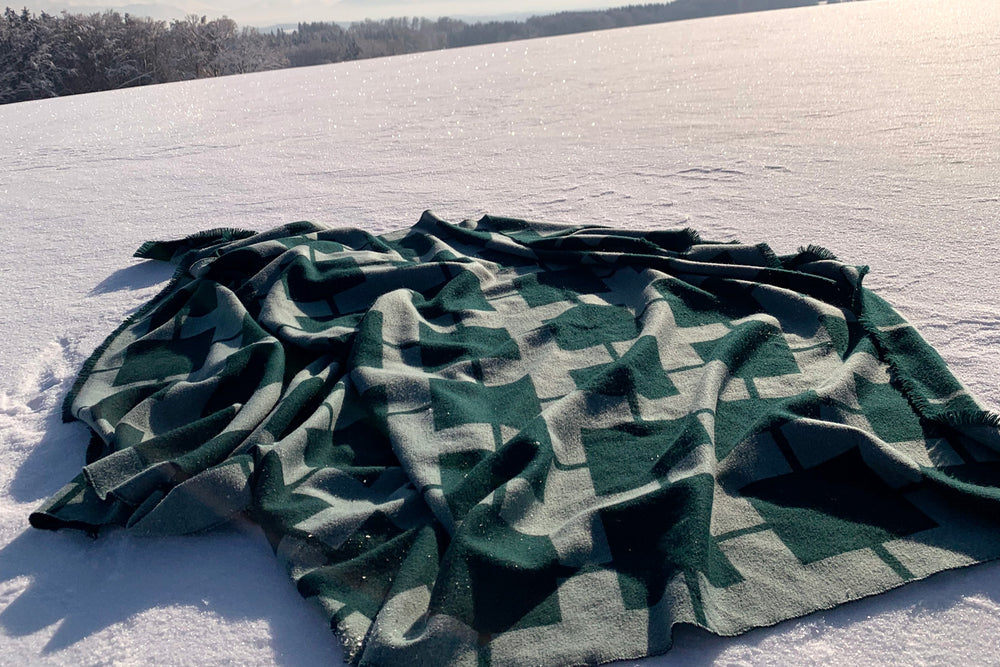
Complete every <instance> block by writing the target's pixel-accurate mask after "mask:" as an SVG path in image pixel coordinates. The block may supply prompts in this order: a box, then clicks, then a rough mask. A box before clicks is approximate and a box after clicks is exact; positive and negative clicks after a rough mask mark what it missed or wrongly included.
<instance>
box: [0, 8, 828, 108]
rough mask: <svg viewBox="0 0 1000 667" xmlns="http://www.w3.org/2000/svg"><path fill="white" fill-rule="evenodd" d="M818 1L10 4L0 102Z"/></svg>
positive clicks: (0, 39)
mask: <svg viewBox="0 0 1000 667" xmlns="http://www.w3.org/2000/svg"><path fill="white" fill-rule="evenodd" d="M820 2H821V0H674V1H673V2H670V3H668V4H651V5H629V6H627V7H618V8H614V9H608V10H603V11H586V12H560V13H558V14H552V15H548V16H533V17H531V18H529V19H527V20H525V21H488V22H483V23H466V22H464V21H458V20H455V19H450V18H441V19H439V20H437V21H431V20H428V19H421V18H413V19H408V18H394V19H385V20H379V21H372V20H368V21H363V22H359V23H353V24H351V25H350V26H348V27H346V28H345V27H342V26H341V25H339V24H336V23H300V24H298V27H297V29H295V30H291V31H285V30H276V31H274V32H266V33H265V32H261V31H259V30H256V29H254V28H246V27H245V28H240V27H239V26H238V25H237V24H236V22H235V21H233V20H232V19H229V18H220V19H215V20H211V21H209V20H207V19H206V17H204V16H202V17H198V16H189V17H187V18H185V19H183V20H175V21H171V22H170V23H167V22H165V21H158V20H153V19H148V18H136V17H134V16H130V15H129V14H124V15H123V14H119V13H118V12H115V11H108V12H104V13H100V14H90V15H84V14H69V13H65V12H63V13H62V14H61V15H60V16H53V15H50V14H46V13H44V12H42V13H41V14H39V15H35V14H33V13H31V12H29V11H28V10H27V9H24V10H22V11H20V12H17V11H15V10H13V9H11V8H9V7H8V8H7V9H6V10H5V11H4V13H3V16H2V18H0V104H5V103H9V102H21V101H26V100H34V99H41V98H46V97H58V96H62V95H73V94H76V93H86V92H94V91H98V90H110V89H114V88H125V87H129V86H141V85H147V84H151V83H166V82H169V81H183V80H186V79H196V78H202V77H210V76H222V75H226V74H243V73H247V72H260V71H264V70H271V69H278V68H282V67H303V66H307V65H321V64H327V63H335V62H342V61H345V60H357V59H360V58H374V57H378V56H389V55H397V54H402V53H414V52H417V51H431V50H436V49H447V48H453V47H459V46H471V45H475V44H487V43H492V42H504V41H510V40H515V39H530V38H534V37H548V36H552V35H565V34H570V33H576V32H588V31H593V30H605V29H609V28H621V27H626V26H635V25H644V24H650V23H661V22H665V21H676V20H681V19H690V18H698V17H704V16H714V15H721V14H732V13H739V12H752V11H761V10H767V9H779V8H784V7H799V6H804V5H815V4H820Z"/></svg>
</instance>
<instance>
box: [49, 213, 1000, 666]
mask: <svg viewBox="0 0 1000 667" xmlns="http://www.w3.org/2000/svg"><path fill="white" fill-rule="evenodd" d="M137 256H140V257H145V258H151V259H159V260H167V261H173V262H175V263H177V264H179V268H178V271H177V274H176V275H175V277H174V279H173V280H172V281H171V283H170V285H169V286H168V287H167V288H166V289H165V290H163V292H162V293H161V294H160V295H159V296H157V297H156V298H155V299H154V300H153V301H152V302H151V303H150V304H148V305H147V306H146V307H144V308H143V309H141V310H140V311H139V312H138V313H136V314H135V315H134V316H132V317H131V318H129V319H128V320H127V321H126V322H125V323H124V324H123V325H122V326H121V327H120V328H119V329H118V330H117V331H115V332H114V333H113V334H112V335H111V336H110V337H109V338H108V340H107V341H106V342H105V343H104V345H102V346H101V347H100V348H99V349H98V350H97V351H96V352H95V353H94V355H93V356H92V357H91V358H90V359H89V360H88V362H87V363H86V365H85V367H84V369H83V371H82V372H81V375H80V377H79V379H78V380H77V382H76V385H75V386H74V388H73V390H72V391H71V393H70V395H69V396H68V397H67V400H66V405H65V411H66V417H67V418H68V419H79V420H82V421H83V422H85V423H86V424H87V425H88V426H89V427H90V428H91V429H92V431H93V433H94V437H93V440H92V442H91V445H90V448H89V450H88V452H87V465H86V467H85V468H84V469H83V471H82V472H81V474H80V475H79V476H77V477H76V478H75V479H74V480H72V481H71V482H70V483H69V484H68V485H67V486H66V487H64V488H63V489H62V490H61V491H60V492H59V493H57V494H56V495H55V496H54V497H53V498H51V499H50V500H49V501H48V502H47V503H46V504H45V505H44V506H43V507H42V508H40V509H39V510H38V511H36V512H35V513H34V514H33V515H32V517H31V521H32V524H33V525H35V526H36V527H40V528H50V529H56V528H62V527H70V528H79V529H83V530H87V531H90V532H94V533H96V532H98V531H99V530H100V529H102V528H104V527H106V526H122V527H125V528H127V529H129V530H130V531H132V532H135V533H139V534H146V535H163V534H179V533H191V532H197V531H202V530H207V529H209V528H212V527H213V526H216V525H219V524H222V523H225V522H227V521H229V520H231V519H232V518H233V517H234V516H236V515H239V514H242V515H243V516H246V517H248V518H249V519H250V520H252V521H254V522H256V523H257V524H259V525H260V526H261V528H262V529H263V531H264V534H265V535H266V536H267V538H268V539H269V540H270V542H271V544H272V546H273V548H274V550H275V553H276V554H277V556H278V557H279V558H280V559H281V561H282V562H283V563H284V564H285V566H286V567H287V569H288V572H289V574H290V576H291V578H292V580H293V581H294V583H295V585H296V586H297V588H298V591H299V592H300V593H301V595H302V596H304V597H305V598H307V599H309V600H311V601H313V602H315V603H316V604H317V605H318V607H319V608H320V609H321V610H322V612H323V613H324V614H325V615H326V616H327V617H328V618H329V620H330V622H331V625H332V627H333V629H334V630H335V631H336V632H337V634H338V636H339V637H340V638H341V640H342V641H343V643H344V646H345V648H346V654H347V657H348V659H349V660H351V661H353V662H355V663H359V664H424V663H435V664H437V663H454V664H498V665H499V664H529V663H530V664H536V663H598V662H604V661H609V660H613V659H618V658H632V657H639V656H644V655H652V654H657V653H662V652H664V651H666V650H668V649H669V647H670V645H671V629H672V627H673V626H674V625H675V624H677V623H689V624H693V625H697V626H700V627H703V628H706V629H708V630H710V631H712V632H715V633H718V634H721V635H731V634H736V633H739V632H743V631H745V630H747V629H749V628H752V627H757V626H764V625H770V624H773V623H776V622H778V621H781V620H783V619H788V618H792V617H796V616H800V615H803V614H806V613H809V612H812V611H815V610H818V609H825V608H829V607H831V606H834V605H837V604H840V603H842V602H845V601H848V600H852V599H856V598H859V597H862V596H866V595H871V594H874V593H878V592H880V591H884V590H886V589H889V588H892V587H895V586H898V585H900V584H903V583H905V582H907V581H910V580H914V579H920V578H923V577H926V576H928V575H930V574H933V573H935V572H938V571H941V570H944V569H948V568H954V567H960V566H965V565H969V564H972V563H976V562H981V561H984V560H988V559H993V558H996V557H997V556H998V555H1000V537H998V536H1000V531H998V530H997V528H998V518H997V517H1000V513H998V512H997V507H998V500H1000V488H998V487H1000V456H998V452H1000V429H998V418H997V416H996V415H993V414H990V413H987V412H985V411H983V410H982V409H981V408H980V407H979V406H978V405H977V404H976V402H975V401H974V400H973V399H972V398H971V397H970V396H969V394H968V392H967V391H966V390H965V389H964V388H963V387H962V386H961V385H960V384H959V383H958V382H957V381H956V380H955V378H954V377H953V376H952V375H951V374H950V372H949V371H948V370H947V368H946V367H945V365H944V363H943V362H942V360H941V359H940V357H939V356H938V355H937V354H936V353H935V352H934V351H933V350H932V349H931V348H930V347H929V346H928V345H927V344H926V343H925V342H924V341H923V340H922V339H921V338H920V336H919V335H918V334H917V333H916V332H915V331H914V329H913V328H912V327H911V326H910V325H909V324H907V323H906V322H905V321H904V320H903V319H902V318H901V317H900V316H899V315H898V314H897V313H896V312H895V311H894V310H893V309H892V308H891V307H890V306H889V305H888V304H887V303H885V302H884V301H883V300H881V299H880V298H879V297H878V296H876V295H875V294H873V293H872V292H870V291H869V290H867V289H865V288H864V287H862V285H861V281H862V277H863V276H864V274H865V272H866V270H867V269H865V268H860V269H859V268H857V267H853V266H850V265H847V264H844V263H841V262H840V261H838V260H836V258H835V257H833V255H832V254H830V253H829V252H827V251H825V250H823V249H821V248H815V247H808V248H805V249H802V250H801V251H800V252H798V253H796V254H793V255H788V256H782V257H778V256H776V255H775V254H774V253H773V252H772V251H771V250H770V249H769V248H768V247H767V246H765V245H741V244H736V243H711V242H706V241H702V240H701V239H699V238H698V235H697V234H696V233H694V232H693V231H691V230H677V231H662V230H661V231H634V230H633V231H626V230H621V229H612V228H604V227H597V226H576V227H570V226H562V225H554V224H543V223H533V222H525V221H522V220H514V219H507V218H499V217H492V216H486V217H484V218H482V219H481V220H478V221H466V222H463V223H460V224H457V225H454V224H449V223H446V222H444V221H442V220H440V219H438V218H437V217H435V216H434V215H433V214H431V213H429V212H428V213H425V214H424V215H423V216H422V218H421V219H420V221H419V222H418V223H417V225H415V226H414V227H413V228H411V229H408V230H401V231H398V232H393V233H389V234H384V235H381V236H376V235H372V234H369V233H366V232H364V231H360V230H357V229H331V228H327V227H324V226H321V225H316V224H313V223H305V222H302V223H293V224H290V225H285V226H283V227H279V228H277V229H274V230H271V231H269V232H266V233H260V234H258V233H253V232H248V231H242V230H234V229H223V230H211V231H208V232H204V233H201V234H197V235H195V236H192V237H188V238H187V239H182V240H179V241H167V242H151V243H147V244H145V245H144V246H143V247H142V248H140V250H139V251H138V252H137Z"/></svg>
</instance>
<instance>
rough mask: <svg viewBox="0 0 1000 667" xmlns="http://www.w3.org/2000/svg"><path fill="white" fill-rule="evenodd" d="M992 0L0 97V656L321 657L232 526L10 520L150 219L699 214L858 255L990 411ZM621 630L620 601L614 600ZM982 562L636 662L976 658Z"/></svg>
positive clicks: (120, 304)
mask: <svg viewBox="0 0 1000 667" xmlns="http://www.w3.org/2000/svg"><path fill="white" fill-rule="evenodd" d="M998 24H1000V9H998V7H997V5H996V4H995V3H993V2H991V1H990V0H967V2H964V3H949V2H946V1H945V0H911V1H909V2H904V1H903V0H885V1H883V2H868V3H849V4H842V5H840V4H838V5H827V6H821V7H813V8H806V9H796V10H785V11H775V12H767V13H763V14H753V15H742V16H729V17H720V18H716V19H704V20H699V21H692V22H680V23H672V24H665V25H660V26H649V27H644V28H637V29H630V30H621V31H609V32H601V33H595V34H591V35H574V36H569V37H563V38H557V39H549V40H538V41H531V42H517V43H508V44H498V45H489V46H484V47H476V48H471V49H460V50H453V51H443V52H436V53H426V54H420V55H415V56H405V57H397V58H388V59H382V60H371V61H364V62H355V63H344V64H340V65H333V66H325V67H318V68H307V69H298V70H292V71H279V72H271V73H266V74H258V75H248V76H240V77H230V78H224V79H214V80H201V81H194V82H188V83H181V84H171V85H166V86H160V87H148V88H136V89H130V90H125V91H116V92H109V93H101V94H94V95H86V96H78V97H71V98H63V99H55V100H48V101H43V102H31V103H22V104H14V105H7V106H3V107H0V126H2V127H4V128H5V129H6V131H5V132H3V133H2V134H0V155H3V156H4V159H3V161H2V162H0V192H2V194H3V200H2V203H0V229H2V230H3V239H4V243H3V249H4V260H3V262H2V263H0V276H2V280H0V294H2V302H3V304H4V306H5V308H4V314H3V317H2V318H0V327H2V334H3V339H2V340H3V343H2V346H0V452H2V453H3V455H4V456H3V461H2V463H0V647H2V648H3V650H2V651H0V664H12V665H14V664H18V665H20V664H94V663H97V664H112V663H113V664H142V663H150V662H154V661H155V662H157V663H162V664H177V665H184V664H192V665H193V664H198V665H203V664H272V663H279V664H283V665H312V664H323V663H331V662H335V661H336V660H337V659H338V655H339V649H338V648H337V647H336V641H335V640H334V638H333V637H332V635H330V633H329V632H328V631H327V629H326V628H325V627H323V622H322V621H321V620H320V617H319V615H318V614H315V613H314V612H313V610H312V609H311V608H310V607H308V606H307V605H306V604H305V603H304V602H303V601H302V600H301V599H300V598H299V597H298V595H297V594H296V592H295V590H294V589H293V587H292V586H291V585H290V583H289V582H288V581H287V580H286V578H285V576H284V574H283V573H282V572H281V571H280V569H279V567H278V565H277V563H276V561H275V559H274V558H273V556H272V554H271V553H270V550H269V548H268V546H267V545H266V543H265V541H264V539H263V537H262V536H261V534H260V533H259V532H258V531H257V530H256V529H255V528H253V527H251V526H240V527H235V528H233V529H231V530H228V531H220V532H218V533H214V534H211V535H205V536H199V537H187V538H178V539H170V540H152V539H140V538H135V537H131V536H128V535H125V534H122V533H116V534H111V535H108V536H105V537H102V538H101V539H99V540H96V541H93V540H90V539H89V538H87V537H84V536H81V535H74V534H61V533H60V534H52V533H42V532H39V531H34V530H30V529H28V527H27V515H28V513H29V512H30V511H31V510H32V509H33V508H35V507H36V506H37V504H38V503H39V502H40V501H41V500H42V499H44V498H45V497H47V496H48V495H49V494H50V493H52V492H54V491H55V490H56V489H57V488H58V487H59V486H60V485H61V484H62V482H64V481H65V480H67V479H69V478H70V477H71V476H72V475H73V474H75V472H76V471H77V470H78V469H79V466H80V465H81V464H82V462H83V456H84V451H85V448H86V442H87V434H86V432H85V429H84V428H83V427H81V426H80V425H78V424H72V425H63V424H61V423H59V419H58V406H59V402H60V401H61V399H62V397H63V396H64V395H65V393H66V391H67V390H68V387H69V384H70V383H71V382H72V379H73V377H74V375H75V373H76V372H77V370H78V369H79V367H80V364H81V363H82V361H83V359H84V358H85V357H86V356H87V355H88V354H89V353H90V352H91V351H92V350H93V349H94V348H95V347H96V346H97V345H98V344H99V343H100V342H101V340H102V339H103V338H104V336H105V335H107V334H108V333H110V332H111V330H112V329H113V328H114V327H115V326H116V325H117V324H118V322H119V321H120V320H121V318H122V317H123V316H125V315H126V314H127V313H128V312H130V311H131V310H133V309H135V308H136V307H138V306H139V305H141V304H142V303H144V302H145V301H146V300H148V299H149V298H150V297H151V296H152V295H153V294H154V293H155V292H156V291H157V289H158V288H159V286H160V285H161V283H162V282H163V281H165V280H166V279H167V278H168V277H169V269H167V268H165V267H162V266H157V265H152V264H149V263H137V262H134V261H133V260H131V259H130V255H131V252H132V251H133V250H134V249H135V248H136V247H137V246H138V245H139V244H140V243H141V242H142V241H144V240H146V239H149V238H172V237H177V236H181V235H185V234H188V233H191V232H194V231H197V230H200V229H204V228H207V227H218V226H237V227H249V228H253V229H266V228H268V227H271V226H274V225H277V224H280V223H283V222H288V221H291V220H297V219H311V220H315V221H318V222H326V223H330V224H338V225H340V224H343V225H356V226H361V227H364V228H366V229H369V230H372V231H378V232H381V231H387V230H390V229H394V228H399V227H403V226H409V225H410V224H412V223H413V222H415V221H416V219H417V218H418V217H419V215H420V213H421V211H422V210H424V209H427V208H430V209H432V210H434V211H435V212H436V213H437V214H438V215H440V216H442V217H444V218H446V219H451V220H459V219H462V218H467V217H477V216H479V215H481V214H482V213H484V212H487V211H489V212H491V213H496V214H502V215H511V216H517V217H525V218H534V219H541V220H550V221H556V222H567V223H602V224H608V225H614V226H627V227H636V228H639V227H649V228H653V227H660V228H670V227H677V226H691V227H694V228H696V229H698V230H699V231H700V232H701V233H702V235H703V236H704V237H705V238H708V239H718V240H728V239H735V238H738V239H741V240H744V241H748V242H760V241H765V242H768V243H770V244H771V245H772V246H773V247H774V248H775V249H776V250H778V251H779V252H788V251H792V250H794V249H795V248H796V247H798V246H799V245H805V244H809V243H813V244H818V245H822V246H825V247H827V248H830V249H831V250H832V251H834V252H835V253H836V254H837V255H839V256H840V257H841V258H842V259H845V260H847V261H851V262H856V263H859V264H868V265H870V266H871V275H870V276H869V277H868V278H867V279H866V284H867V285H868V286H869V287H871V288H873V289H875V290H876V291H877V292H878V293H879V294H881V295H882V296H884V297H885V298H887V299H888V300H889V301H890V302H892V303H893V304H894V305H895V306H897V307H898V309H899V310H900V311H901V312H903V313H904V314H905V315H907V316H908V317H909V318H910V319H911V320H912V321H913V322H914V323H915V324H916V325H917V327H918V328H919V329H920V330H921V331H922V333H923V334H924V335H925V337H926V338H927V339H928V340H929V341H930V342H931V343H932V344H933V345H935V346H936V347H937V349H938V350H939V351H940V352H941V354H942V355H943V356H944V357H945V359H946V360H947V361H948V362H949V363H950V364H951V366H952V368H953V370H954V372H955V373H956V375H957V376H958V377H959V378H960V379H962V380H963V381H964V382H965V383H966V384H967V385H968V386H969V387H970V389H971V390H972V391H973V393H975V394H976V395H978V396H979V398H980V399H981V400H982V402H983V403H984V404H986V405H987V406H989V407H991V408H993V409H998V407H1000V382H998V381H997V378H998V369H1000V289H998V287H1000V269H998V264H997V261H996V258H997V255H998V253H1000V240H998V235H997V233H996V227H997V224H998V213H1000V192H998V189H997V183H1000V142H997V141H996V138H995V131H996V120H997V115H996V113H997V112H996V100H997V99H1000V78H998V77H997V76H996V67H997V64H996V63H997V60H996V53H997V47H998V46H1000V43H998V42H997V36H996V29H995V26H996V25H998ZM609 631H613V628H609ZM998 647H1000V566H997V565H996V564H991V565H984V566H980V567H976V568H972V569H969V570H965V571H956V572H950V573H945V574H943V575H939V576H936V577H934V578H932V579H930V580H928V581H923V582H917V583H914V584H910V585H907V586H904V587H903V588H901V589H898V590H896V591H893V592H890V593H888V594H884V595H881V596H878V597H875V598H871V599H868V600H863V601H860V602H857V603H853V604H850V605H846V606H843V607H840V608H837V609H834V610H832V611H830V612H826V613H821V614H815V615H812V616H809V617H806V618H804V619H800V620H798V621H793V622H788V623H784V624H781V625H779V626H777V627H774V628H770V629H765V630H758V631H754V632H751V633H749V634H747V635H744V636H741V637H737V638H730V639H725V638H717V637H713V636H710V635H708V634H707V633H702V632H696V631H693V630H690V629H682V630H680V631H678V632H677V633H676V637H675V648H674V650H673V651H672V652H671V653H670V654H668V655H667V656H665V657H662V658H658V659H655V660H653V661H650V662H651V663H652V664H664V665H667V664H706V663H720V664H748V665H751V664H752V665H764V664H820V663H822V664H890V663H892V664H896V663H902V664H916V663H920V662H923V663H929V664H940V663H942V662H945V661H949V662H955V663H959V664H985V663H988V662H991V661H994V660H995V656H996V654H997V649H998Z"/></svg>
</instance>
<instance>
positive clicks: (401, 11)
mask: <svg viewBox="0 0 1000 667" xmlns="http://www.w3.org/2000/svg"><path fill="white" fill-rule="evenodd" d="M624 4H628V0H621V1H619V2H608V1H607V0H604V1H602V0H503V1H498V0H488V1H486V2H472V1H470V0H257V1H256V2H239V1H238V0H152V1H150V0H131V2H130V1H129V0H110V1H109V2H107V3H101V2H100V0H26V1H25V0H22V1H21V2H17V3H14V5H16V6H18V7H21V6H27V7H28V8H29V9H31V10H33V11H46V12H49V13H58V12H60V11H63V10H67V11H70V12H78V13H90V12H95V11H101V10H103V9H117V10H119V11H128V12H129V13H131V14H134V15H138V16H142V15H148V16H153V17H154V18H162V19H169V18H180V17H183V16H184V15H185V14H203V15H207V16H208V17H209V18H218V17H219V16H222V15H225V16H229V17H230V18H232V19H234V20H236V22H237V23H240V24H241V25H274V24H280V23H296V22H298V21H358V20H361V19H365V18H387V17H390V16H424V17H427V18H434V19H436V18H439V17H441V16H451V17H456V18H461V17H470V16H471V17H508V16H511V15H530V14H551V13H554V12H559V11H566V10H577V9H603V8H607V7H614V6H619V5H624Z"/></svg>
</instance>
